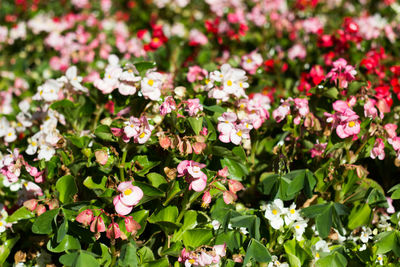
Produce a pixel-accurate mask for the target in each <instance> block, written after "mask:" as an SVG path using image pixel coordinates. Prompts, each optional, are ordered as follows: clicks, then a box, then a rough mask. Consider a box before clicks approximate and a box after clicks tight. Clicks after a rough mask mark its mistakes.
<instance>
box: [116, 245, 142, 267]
mask: <svg viewBox="0 0 400 267" xmlns="http://www.w3.org/2000/svg"><path fill="white" fill-rule="evenodd" d="M118 263H119V265H120V266H132V267H135V266H138V257H137V255H136V243H135V240H132V239H130V240H129V242H128V243H125V244H124V245H122V247H121V254H120V257H119V260H118Z"/></svg>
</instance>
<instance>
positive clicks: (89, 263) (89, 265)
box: [72, 251, 100, 267]
mask: <svg viewBox="0 0 400 267" xmlns="http://www.w3.org/2000/svg"><path fill="white" fill-rule="evenodd" d="M99 266H100V264H99V263H98V261H97V260H96V258H95V257H94V256H93V255H92V254H89V253H88V252H85V251H80V252H79V253H78V257H76V258H75V260H74V262H73V263H72V267H99Z"/></svg>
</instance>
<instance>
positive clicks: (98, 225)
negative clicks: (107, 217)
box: [90, 216, 106, 233]
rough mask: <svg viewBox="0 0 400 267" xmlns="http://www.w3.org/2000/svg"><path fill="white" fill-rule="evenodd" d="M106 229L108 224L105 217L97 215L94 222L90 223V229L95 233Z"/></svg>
mask: <svg viewBox="0 0 400 267" xmlns="http://www.w3.org/2000/svg"><path fill="white" fill-rule="evenodd" d="M105 230H106V225H105V224H104V221H103V218H101V217H100V216H96V217H94V219H93V222H92V224H91V225H90V231H92V232H93V233H101V232H104V231H105Z"/></svg>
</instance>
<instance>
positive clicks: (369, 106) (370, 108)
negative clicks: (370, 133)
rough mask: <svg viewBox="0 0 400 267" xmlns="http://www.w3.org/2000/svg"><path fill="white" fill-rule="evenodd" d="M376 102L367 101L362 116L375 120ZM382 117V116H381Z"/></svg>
mask: <svg viewBox="0 0 400 267" xmlns="http://www.w3.org/2000/svg"><path fill="white" fill-rule="evenodd" d="M375 105H376V100H375V99H370V98H369V99H368V100H367V101H366V102H365V104H364V116H365V117H368V118H372V119H375V118H376V117H377V116H378V110H377V109H376V108H375ZM382 115H383V114H382Z"/></svg>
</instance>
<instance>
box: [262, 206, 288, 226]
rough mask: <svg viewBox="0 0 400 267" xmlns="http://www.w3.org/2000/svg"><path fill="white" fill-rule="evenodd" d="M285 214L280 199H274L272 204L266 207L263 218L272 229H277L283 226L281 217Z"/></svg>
mask: <svg viewBox="0 0 400 267" xmlns="http://www.w3.org/2000/svg"><path fill="white" fill-rule="evenodd" d="M285 212H286V209H285V208H284V206H283V201H282V200H280V199H275V200H274V202H273V203H271V204H268V205H267V209H266V211H265V218H267V219H268V220H269V221H270V223H271V226H272V228H274V229H279V228H281V227H282V226H283V224H284V222H283V219H282V217H281V215H282V214H284V213H285Z"/></svg>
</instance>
